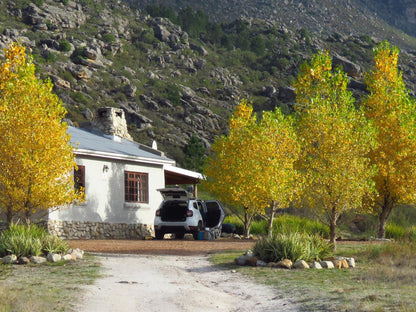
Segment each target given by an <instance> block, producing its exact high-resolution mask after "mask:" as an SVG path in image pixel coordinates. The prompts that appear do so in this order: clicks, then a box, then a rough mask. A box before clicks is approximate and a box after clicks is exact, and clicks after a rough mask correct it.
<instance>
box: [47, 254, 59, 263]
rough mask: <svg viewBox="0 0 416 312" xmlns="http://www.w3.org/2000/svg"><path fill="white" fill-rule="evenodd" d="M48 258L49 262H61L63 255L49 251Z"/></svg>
mask: <svg viewBox="0 0 416 312" xmlns="http://www.w3.org/2000/svg"><path fill="white" fill-rule="evenodd" d="M46 259H47V260H48V261H49V262H59V261H61V260H62V256H61V255H60V254H56V253H48V255H47V257H46Z"/></svg>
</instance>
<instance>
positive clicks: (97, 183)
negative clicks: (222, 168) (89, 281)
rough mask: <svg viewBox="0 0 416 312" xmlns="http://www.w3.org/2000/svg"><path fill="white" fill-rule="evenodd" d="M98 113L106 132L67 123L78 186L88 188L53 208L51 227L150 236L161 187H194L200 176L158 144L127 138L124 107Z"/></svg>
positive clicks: (84, 234)
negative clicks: (81, 197)
mask: <svg viewBox="0 0 416 312" xmlns="http://www.w3.org/2000/svg"><path fill="white" fill-rule="evenodd" d="M97 116H98V118H100V117H103V116H104V117H105V118H104V119H105V120H106V122H105V123H104V124H105V126H104V127H101V128H100V126H99V125H98V124H97V123H99V122H98V121H97V118H96V119H95V124H94V129H100V131H105V132H106V134H102V133H101V134H99V133H97V132H96V133H93V132H90V131H87V130H83V129H79V128H74V127H69V128H68V131H69V133H70V134H71V137H72V138H71V142H72V143H73V144H74V145H75V146H76V149H75V155H76V162H77V165H78V170H77V171H75V172H74V179H75V182H76V187H81V186H82V187H84V188H85V196H86V202H85V203H82V204H79V205H76V204H74V205H72V206H71V207H69V208H62V209H57V210H53V209H51V210H50V212H49V215H48V220H47V224H48V229H49V231H50V232H51V233H52V234H56V235H58V236H60V237H63V238H68V239H78V238H85V239H90V238H97V239H98V238H100V239H102V238H144V237H146V236H151V235H152V234H153V219H154V215H155V211H156V209H157V208H158V206H159V204H160V203H161V201H162V196H161V195H160V193H159V192H158V191H157V189H159V188H164V187H165V186H166V185H174V184H193V185H194V190H196V184H197V183H198V182H199V181H200V179H201V178H202V176H201V174H199V173H197V172H193V171H189V170H185V169H182V168H178V167H176V166H175V161H174V160H172V159H170V158H167V157H166V156H164V154H163V153H162V152H160V151H158V150H156V149H154V148H150V147H147V146H145V145H142V144H139V143H137V142H134V141H132V140H130V139H127V138H125V137H126V136H127V137H128V133H127V130H126V129H127V128H126V126H125V119H124V111H123V110H121V109H116V108H105V109H100V110H99V111H98V112H97ZM101 121H102V120H101ZM101 125H102V123H101ZM120 125H121V126H120ZM120 134H121V135H123V136H124V137H121V136H119V135H120Z"/></svg>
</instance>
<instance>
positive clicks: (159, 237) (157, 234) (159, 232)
mask: <svg viewBox="0 0 416 312" xmlns="http://www.w3.org/2000/svg"><path fill="white" fill-rule="evenodd" d="M164 236H165V233H163V232H162V231H155V237H156V239H163V237H164Z"/></svg>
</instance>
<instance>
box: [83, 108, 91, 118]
mask: <svg viewBox="0 0 416 312" xmlns="http://www.w3.org/2000/svg"><path fill="white" fill-rule="evenodd" d="M82 115H83V116H84V118H85V119H86V120H92V119H93V118H94V114H93V113H92V111H91V110H90V109H89V108H86V109H84V110H83V111H82Z"/></svg>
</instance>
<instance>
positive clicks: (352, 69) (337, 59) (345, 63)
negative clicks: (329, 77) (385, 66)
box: [332, 54, 361, 79]
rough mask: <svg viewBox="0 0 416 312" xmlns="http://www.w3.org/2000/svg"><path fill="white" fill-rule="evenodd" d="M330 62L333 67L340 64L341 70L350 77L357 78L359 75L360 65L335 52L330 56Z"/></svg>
mask: <svg viewBox="0 0 416 312" xmlns="http://www.w3.org/2000/svg"><path fill="white" fill-rule="evenodd" d="M332 64H333V67H334V68H335V67H338V66H341V67H342V69H343V71H344V72H345V73H346V74H347V75H348V76H350V77H352V78H355V79H357V78H360V77H361V67H360V66H359V65H357V64H355V63H353V62H351V61H350V60H348V59H346V58H345V57H343V56H340V55H338V54H335V55H334V56H333V57H332Z"/></svg>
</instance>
